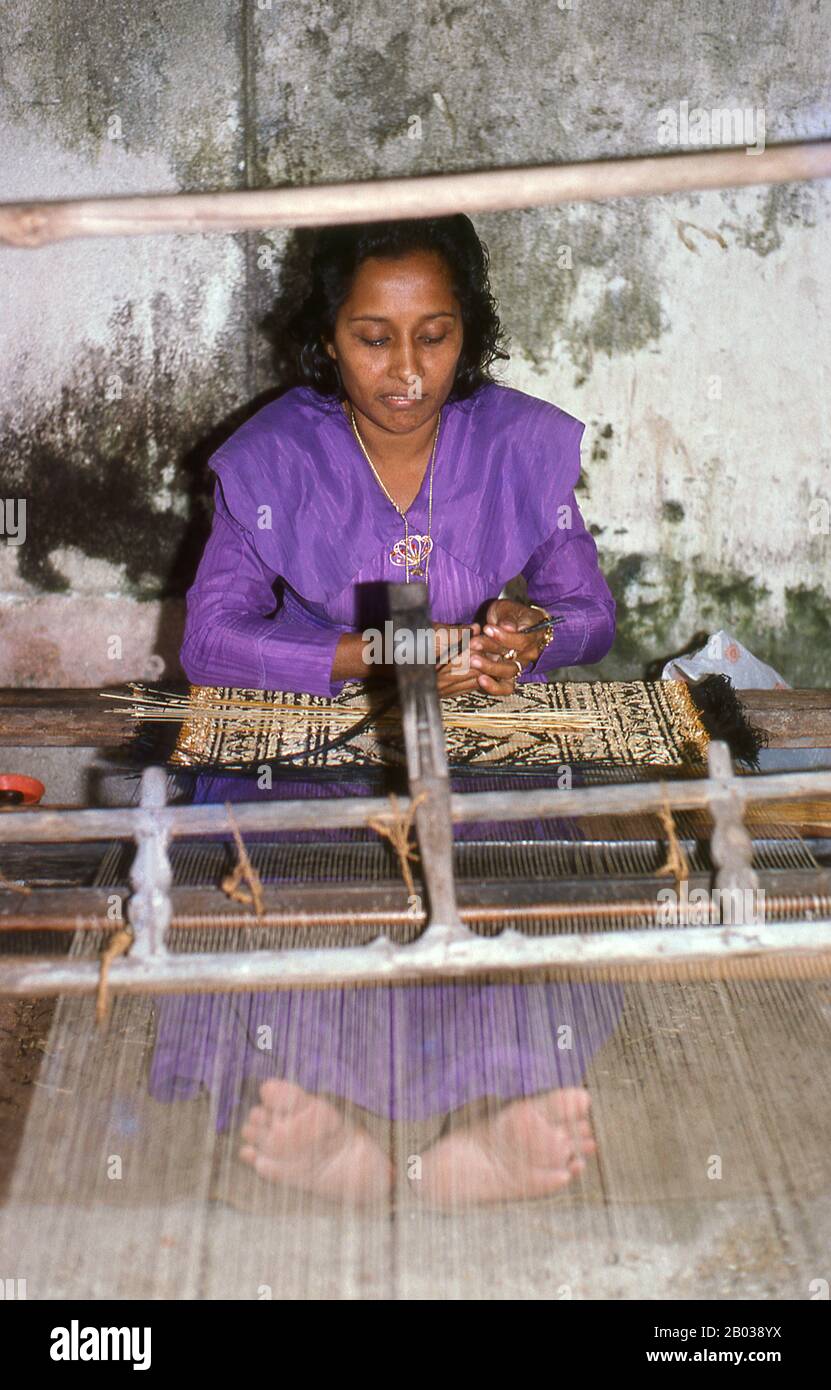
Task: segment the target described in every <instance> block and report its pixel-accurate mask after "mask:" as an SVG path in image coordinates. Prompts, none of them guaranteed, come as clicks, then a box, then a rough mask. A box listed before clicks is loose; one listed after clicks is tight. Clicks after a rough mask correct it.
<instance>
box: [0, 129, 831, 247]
mask: <svg viewBox="0 0 831 1390" xmlns="http://www.w3.org/2000/svg"><path fill="white" fill-rule="evenodd" d="M829 176H831V141H828V140H816V141H805V142H799V143H796V142H794V143H788V144H782V145H774V146H771V147H768V148H767V149H765V150H762V151H761V152H759V151H757V152H755V153H752V154H750V153H748V151H747V149H722V150H705V151H695V152H692V153H683V154H661V155H647V156H644V157H635V158H632V157H629V158H623V159H603V160H595V161H583V162H580V163H574V164H542V165H533V166H528V167H526V168H516V169H490V170H476V171H473V172H469V173H459V174H429V175H423V176H415V177H411V178H394V179H376V180H372V181H366V182H362V183H339V184H322V185H318V186H317V187H314V186H313V187H307V188H260V189H233V190H229V191H226V192H218V193H173V194H168V193H163V194H153V195H150V196H143V195H138V196H136V195H133V196H130V197H126V198H125V197H115V198H113V197H109V198H75V199H57V200H29V201H26V202H16V203H3V204H0V244H2V243H5V244H6V245H7V246H15V247H23V248H28V249H32V248H35V247H39V246H45V245H47V244H48V243H50V242H55V241H63V240H66V239H67V238H69V237H102V236H141V235H148V234H153V235H157V234H159V233H183V232H189V233H196V232H240V231H260V230H267V229H269V228H277V227H316V226H327V225H333V224H335V225H336V224H343V223H350V222H373V221H389V220H392V219H396V218H402V217H404V218H406V217H440V216H444V215H448V214H452V213H458V212H465V213H469V214H470V213H483V212H497V211H504V210H509V209H513V208H530V207H550V206H554V205H557V204H561V203H580V202H596V201H600V200H603V199H606V198H635V197H646V196H655V195H658V194H668V193H691V192H695V191H698V190H701V189H708V188H740V187H747V186H752V185H755V184H772V183H791V182H794V181H798V180H804V179H817V178H827V177H829Z"/></svg>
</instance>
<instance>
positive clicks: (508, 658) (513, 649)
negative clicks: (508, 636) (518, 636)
mask: <svg viewBox="0 0 831 1390" xmlns="http://www.w3.org/2000/svg"><path fill="white" fill-rule="evenodd" d="M515 657H516V647H511V650H510V651H509V652H506V653H505V660H506V661H513V660H514V659H515Z"/></svg>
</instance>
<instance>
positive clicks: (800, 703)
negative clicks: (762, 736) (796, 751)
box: [737, 689, 831, 748]
mask: <svg viewBox="0 0 831 1390" xmlns="http://www.w3.org/2000/svg"><path fill="white" fill-rule="evenodd" d="M737 693H738V697H739V699H740V700H741V702H742V704H743V705H744V707H745V713H746V714H747V718H748V720H749V721H750V723H751V724H756V725H757V726H758V727H759V728H760V729H764V730H765V732H766V733H767V735H768V737H769V740H770V743H769V747H771V748H831V690H824V689H816V690H740V691H738V692H737Z"/></svg>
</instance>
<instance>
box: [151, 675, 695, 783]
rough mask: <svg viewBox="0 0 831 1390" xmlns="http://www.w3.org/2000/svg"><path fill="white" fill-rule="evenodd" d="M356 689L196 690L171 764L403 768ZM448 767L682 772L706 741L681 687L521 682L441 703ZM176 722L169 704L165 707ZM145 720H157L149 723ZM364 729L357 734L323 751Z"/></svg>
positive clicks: (399, 741) (398, 748)
mask: <svg viewBox="0 0 831 1390" xmlns="http://www.w3.org/2000/svg"><path fill="white" fill-rule="evenodd" d="M377 698H378V697H377V696H372V695H370V694H369V693H368V692H367V690H366V689H364V688H362V687H361V686H359V685H347V686H346V687H345V688H344V689H343V691H342V692H341V693H340V694H339V695H337V696H336V697H335V698H333V699H329V698H326V697H324V696H320V695H307V694H303V693H298V692H292V691H279V690H270V691H269V690H240V689H231V688H229V687H214V686H192V687H191V689H190V693H189V696H188V698H187V699H186V700H183V701H182V702H181V703H180V704H179V705H178V706H177V707H178V708H179V709H180V710H181V714H180V717H181V718H182V719H183V723H182V728H181V730H180V733H179V736H178V739H177V742H176V747H175V750H174V753H173V756H172V762H173V763H175V764H177V765H178V766H181V767H206V766H210V767H215V768H222V767H227V768H242V767H250V766H253V765H256V764H258V763H268V762H271V761H274V760H279V759H281V758H286V757H291V758H292V760H293V765H294V766H295V767H298V768H322V767H327V768H333V767H341V768H348V767H378V766H381V767H383V766H391V765H393V766H394V765H401V764H402V763H403V762H404V750H403V736H402V732H401V723H400V717H399V714H398V710H397V709H396V708H394V707H393V708H388V707H387V708H384V707H380V708H379V713H378V716H377V717H376V718H373V717H372V711H373V704H372V701H373V700H377ZM441 705H442V715H443V718H444V725H445V739H446V747H447V757H448V762H449V763H450V765H451V766H458V767H462V766H466V765H470V764H476V765H481V764H486V765H487V766H488V767H489V768H492V769H497V768H518V769H523V768H525V769H528V768H534V767H544V766H545V767H550V766H551V765H552V764H558V763H563V764H566V763H575V762H580V763H584V762H589V763H592V762H598V763H607V764H616V765H619V766H621V765H622V766H630V767H631V766H641V765H648V764H655V765H664V766H666V765H675V766H682V765H690V764H696V763H698V764H701V763H704V761H705V760H706V754H707V745H708V742H709V737H708V734H707V731H706V729H705V727H704V725H703V723H702V721H701V718H700V716H699V714H698V710H697V708H696V706H695V704H694V702H693V700H692V697H691V696H690V693H689V690H688V688H687V686H686V684H685V683H684V682H683V681H585V682H584V681H569V682H556V683H552V684H548V685H524V686H522V687H520V688H519V689H518V690H517V691H516V692H515V694H513V695H511V696H508V697H507V698H505V699H500V700H494V699H493V697H492V696H489V695H486V694H484V693H479V692H472V693H469V694H466V695H455V696H451V697H448V698H446V699H443V700H442V702H441ZM167 708H168V710H169V711H170V714H169V715H168V717H171V716H172V713H173V707H172V706H170V705H168V707H167ZM150 717H151V718H152V717H153V716H152V715H150ZM362 722H363V727H362V728H359V729H358V731H357V733H356V734H355V736H354V737H351V738H349V739H348V741H345V742H341V743H339V744H337V746H335V747H330V746H329V745H330V744H331V743H332V742H333V741H334V740H337V739H338V738H339V736H342V735H343V734H344V733H348V731H349V729H350V728H355V727H356V726H358V725H360V724H361V723H362Z"/></svg>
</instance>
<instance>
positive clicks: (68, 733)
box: [0, 685, 831, 748]
mask: <svg viewBox="0 0 831 1390" xmlns="http://www.w3.org/2000/svg"><path fill="white" fill-rule="evenodd" d="M111 689H113V690H117V691H119V692H120V693H123V692H124V686H123V685H121V686H113V687H111ZM738 696H739V699H740V700H741V702H742V704H743V705H744V706H745V710H746V712H747V717H748V719H749V720H750V722H751V723H752V724H757V725H758V726H759V727H760V728H762V729H764V730H765V731H766V732H767V733H768V735H769V738H770V747H771V748H831V690H826V689H804V690H740V691H738ZM134 734H135V721H134V720H132V719H130V718H129V717H128V716H127V715H126V714H125V713H124V711H123V710H122V709H121V708H119V705H118V704H117V703H116V702H115V701H112V700H102V699H101V698H100V695H99V692H98V690H83V689H42V690H40V689H39V690H34V689H33V690H29V689H26V690H20V689H8V688H6V689H2V688H0V747H7V748H8V747H32V746H34V747H43V748H50V747H51V748H118V747H122V746H123V745H124V744H126V743H129V742H130V740H131V738H132V737H133V736H134Z"/></svg>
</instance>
